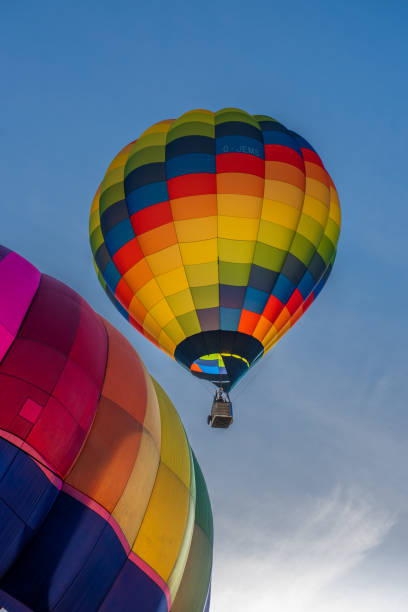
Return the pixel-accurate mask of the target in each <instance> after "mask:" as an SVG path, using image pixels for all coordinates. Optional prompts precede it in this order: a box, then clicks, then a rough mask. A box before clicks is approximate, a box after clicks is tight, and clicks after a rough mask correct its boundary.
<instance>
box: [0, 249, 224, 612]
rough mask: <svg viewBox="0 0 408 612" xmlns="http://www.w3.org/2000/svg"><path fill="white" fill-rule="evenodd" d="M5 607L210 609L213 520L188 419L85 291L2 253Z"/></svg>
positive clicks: (1, 561)
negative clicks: (188, 432) (182, 417)
mask: <svg viewBox="0 0 408 612" xmlns="http://www.w3.org/2000/svg"><path fill="white" fill-rule="evenodd" d="M0 525H1V529H0V608H1V606H3V607H4V608H1V609H6V610H7V611H8V612H19V611H21V612H22V611H32V612H49V611H53V612H72V611H73V610H75V611H77V612H93V611H95V610H101V611H103V612H113V611H115V612H116V611H119V610H120V612H126V611H127V610H128V611H130V610H132V611H133V610H140V611H149V612H167V611H169V610H172V611H173V612H191V611H192V610H197V611H204V610H205V611H207V610H208V609H209V591H210V589H209V585H210V575H211V560H212V539H213V532H212V515H211V506H210V501H209V498H208V493H207V489H206V485H205V482H204V479H203V476H202V473H201V471H200V468H199V466H198V463H197V460H196V458H195V456H194V454H193V452H192V450H191V448H190V446H189V443H188V440H187V437H186V434H185V432H184V429H183V426H182V424H181V421H180V419H179V417H178V415H177V412H176V410H175V408H174V406H173V404H172V403H171V401H170V400H169V398H168V397H167V395H166V394H165V392H164V391H163V389H162V388H161V387H160V385H159V384H158V383H157V382H155V381H154V380H152V378H151V377H150V376H149V374H148V372H147V371H146V369H145V367H144V365H143V363H142V361H141V360H140V358H139V356H138V355H137V353H136V352H135V351H134V349H133V348H132V347H131V346H130V344H129V343H128V342H127V340H126V339H125V338H124V337H123V336H122V335H121V334H120V333H119V332H118V331H117V330H116V329H115V328H114V327H112V326H111V325H110V324H109V323H108V322H107V321H105V320H103V319H102V318H101V317H100V316H98V315H97V314H96V313H95V312H94V311H93V310H92V309H91V308H90V307H89V306H88V304H87V303H86V302H85V301H84V300H83V299H82V298H81V297H80V296H79V295H78V294H77V293H75V292H74V291H72V290H71V289H70V288H69V287H67V286H66V285H64V284H63V283H61V282H59V281H57V280H56V279H54V278H52V277H49V276H47V275H45V274H41V273H40V272H39V271H38V270H37V269H36V268H35V267H34V266H32V265H31V264H30V263H29V262H28V261H26V260H25V259H23V258H22V257H20V256H18V255H17V254H16V253H13V252H11V251H9V250H8V249H6V248H4V247H1V248H0Z"/></svg>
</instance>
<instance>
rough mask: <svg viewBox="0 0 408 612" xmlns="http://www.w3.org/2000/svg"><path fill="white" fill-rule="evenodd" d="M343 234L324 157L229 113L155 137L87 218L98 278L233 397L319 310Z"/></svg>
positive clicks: (116, 168)
mask: <svg viewBox="0 0 408 612" xmlns="http://www.w3.org/2000/svg"><path fill="white" fill-rule="evenodd" d="M339 232H340V206H339V201H338V197H337V193H336V189H335V187H334V185H333V182H332V180H331V178H330V176H329V174H328V173H327V171H326V170H325V168H324V166H323V163H322V161H321V159H320V157H319V156H318V154H317V153H316V151H315V150H314V149H313V148H312V147H311V146H310V145H309V144H308V143H307V142H306V141H305V140H304V139H303V138H302V137H301V136H299V135H297V134H295V133H294V132H292V131H290V130H288V129H286V128H285V127H284V126H283V125H282V124H280V123H278V122H277V121H275V120H274V119H272V118H271V117H268V116H265V115H254V116H251V115H249V114H248V113H246V112H244V111H242V110H239V109H233V108H226V109H223V110H220V111H218V112H215V113H214V112H210V111H208V110H193V111H191V112H188V113H185V114H184V115H182V116H181V117H180V118H179V119H176V120H167V121H161V122H160V123H157V124H155V125H153V126H152V127H150V128H149V129H147V130H146V131H145V132H144V133H143V134H142V135H141V136H140V138H138V140H136V141H134V142H132V143H130V144H129V145H127V146H126V147H125V148H124V149H122V151H121V152H120V153H119V154H118V155H117V156H116V157H115V159H114V160H113V162H112V163H111V164H110V166H109V168H108V170H107V172H106V174H105V178H104V179H103V181H102V183H101V185H100V188H99V189H98V191H97V194H96V196H95V199H94V201H93V204H92V208H91V216H90V240H91V247H92V251H93V256H94V261H95V264H96V269H97V272H98V276H99V279H100V281H101V283H102V285H103V287H104V288H105V290H106V292H107V293H108V295H109V297H110V298H111V299H112V300H113V302H114V303H115V304H116V306H117V307H118V309H119V310H120V311H121V312H122V313H123V314H124V316H125V317H126V318H128V320H129V321H130V322H131V323H132V325H134V326H135V327H136V329H138V330H139V331H140V332H141V333H142V334H143V335H144V336H146V337H147V338H149V340H151V341H152V342H154V343H155V344H156V345H157V346H159V347H160V348H161V349H163V350H164V351H165V352H166V353H168V354H169V355H170V356H171V357H173V358H175V359H176V360H177V361H178V362H179V363H180V364H182V365H183V366H184V367H186V368H188V369H189V370H190V371H191V372H192V373H193V374H194V375H196V376H199V377H201V378H205V379H207V380H210V381H212V382H214V383H215V384H217V385H222V386H223V387H224V388H226V389H230V388H231V387H232V386H233V385H234V384H235V383H236V382H237V380H239V378H240V377H241V376H242V375H243V374H245V373H246V372H247V371H248V369H249V368H250V367H251V366H252V365H253V364H254V363H255V362H256V361H257V360H258V359H259V358H260V357H262V355H263V354H264V353H266V352H267V351H268V350H269V349H270V348H271V347H272V346H273V345H274V344H275V343H276V342H277V341H278V340H279V339H280V338H281V337H282V336H283V334H284V333H286V331H288V329H290V327H292V325H293V324H294V323H295V322H296V321H297V320H298V319H299V318H300V317H301V316H302V314H303V313H304V312H305V310H306V309H307V308H308V306H310V304H311V303H312V302H313V300H314V299H315V298H316V296H317V294H318V293H319V291H320V290H321V288H322V287H323V285H324V283H325V282H326V280H327V277H328V276H329V274H330V271H331V268H332V265H333V262H334V258H335V255H336V246H337V240H338V237H339Z"/></svg>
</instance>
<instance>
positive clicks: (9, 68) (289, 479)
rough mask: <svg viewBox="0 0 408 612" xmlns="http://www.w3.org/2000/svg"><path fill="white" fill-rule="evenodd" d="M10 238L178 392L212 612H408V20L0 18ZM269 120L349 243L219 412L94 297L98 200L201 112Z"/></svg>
mask: <svg viewBox="0 0 408 612" xmlns="http://www.w3.org/2000/svg"><path fill="white" fill-rule="evenodd" d="M0 9H1V20H0V50H1V52H0V79H1V84H2V93H1V96H0V142H1V145H0V146H1V164H0V186H1V204H0V206H1V213H2V214H1V224H0V242H1V243H3V244H5V245H7V246H8V247H10V248H12V249H14V250H16V251H18V252H19V253H21V254H22V255H23V256H25V257H27V258H28V259H30V260H31V261H32V262H33V263H34V264H35V265H37V266H38V267H39V268H40V269H41V270H42V271H43V272H46V273H48V274H52V275H54V276H56V277H58V278H59V279H61V280H63V281H65V282H67V283H68V284H69V285H71V286H72V287H73V288H74V289H76V290H77V291H78V292H79V293H81V294H82V295H83V296H84V297H85V299H87V300H88V302H89V303H90V304H91V305H92V306H93V308H95V309H96V310H97V311H98V312H100V313H101V314H102V315H103V316H105V317H107V318H108V319H109V320H110V321H111V322H112V323H113V324H114V325H116V326H117V327H118V328H119V329H120V330H121V331H122V333H124V334H125V335H126V336H127V337H128V338H129V340H130V341H131V342H132V344H133V345H134V347H135V348H136V349H137V350H138V351H139V352H140V354H141V356H142V358H143V359H144V361H145V363H146V364H147V366H148V368H149V370H150V372H151V373H152V374H153V375H154V376H155V377H156V378H157V379H158V380H159V381H160V383H161V384H162V385H163V386H164V387H165V388H166V390H167V391H168V393H169V395H170V397H171V398H172V400H173V402H174V403H175V405H176V407H177V409H178V410H179V412H180V415H181V417H182V419H183V422H184V424H185V427H186V430H187V433H188V435H189V438H190V442H191V444H192V446H193V448H194V449H195V451H196V453H197V456H198V458H199V461H200V463H201V466H202V468H203V471H204V474H205V477H206V480H207V484H208V487H209V492H210V497H211V500H212V505H213V512H214V520H215V548H214V569H213V599H212V608H211V609H212V611H213V612H230V611H234V612H271V611H272V610H279V612H406V610H407V609H408V581H407V573H408V445H407V438H408V411H407V401H406V396H407V394H406V386H407V366H406V355H407V347H408V334H407V329H406V320H405V317H404V315H405V313H406V310H407V300H408V289H407V285H408V273H407V267H406V261H405V260H404V256H405V253H406V249H407V238H406V236H407V225H408V215H407V151H406V148H407V147H406V142H407V136H408V133H407V132H408V129H407V106H408V104H407V101H408V100H407V98H408V85H407V62H408V42H407V40H408V37H407V30H408V4H407V3H406V2H405V1H404V0H401V1H397V0H389V1H388V2H383V1H379V0H353V1H351V0H344V1H343V2H327V0H326V1H323V0H322V1H320V0H310V1H308V2H305V1H304V0H292V1H287V2H282V1H279V2H275V1H274V0H251V2H242V1H241V0H234V1H232V0H218V2H214V1H213V0H207V1H205V2H197V1H196V0H189V1H188V0H173V1H172V2H164V1H161V2H158V1H151V2H145V3H142V2H136V1H135V0H134V1H133V2H130V1H128V0H116V1H115V2H106V1H104V0H98V1H96V0H92V1H86V0H85V1H83V2H78V1H72V2H63V1H62V0H52V1H48V2H47V1H45V0H41V1H40V2H30V1H28V0H25V1H24V0H23V1H22V2H18V3H17V2H9V1H5V0H3V1H2V2H0ZM226 106H236V107H239V108H243V109H245V110H247V111H248V112H250V113H254V114H256V113H259V114H269V115H271V116H273V117H275V118H277V119H278V120H279V121H281V122H282V123H283V124H284V125H286V126H287V127H289V128H291V129H294V130H295V131H296V132H299V133H300V134H302V135H303V136H304V137H305V138H306V139H307V140H309V141H310V142H311V144H312V145H313V146H314V147H315V148H316V149H317V151H318V152H319V153H320V155H321V157H322V158H323V160H324V163H325V165H326V167H327V169H328V171H329V172H330V173H331V175H332V177H333V179H334V181H335V183H336V186H337V188H338V191H339V195H340V200H341V204H342V211H343V228H342V234H341V237H340V242H339V252H338V258H337V261H336V264H335V267H334V271H333V273H332V276H331V278H330V280H329V282H328V283H327V285H326V287H325V289H324V291H323V292H322V293H321V294H320V296H319V298H318V300H317V301H316V303H314V304H313V306H312V307H311V308H310V310H309V311H308V312H307V314H306V315H305V316H304V317H303V319H302V320H301V321H300V322H299V323H297V325H296V326H295V328H293V329H292V330H291V331H290V332H289V333H288V334H287V335H286V336H285V337H284V339H283V340H282V341H281V342H280V343H279V344H278V346H277V347H276V348H275V349H273V350H272V351H271V353H269V354H268V356H267V357H266V358H265V359H264V360H263V361H262V362H261V363H260V364H259V365H258V366H257V367H256V368H254V369H253V370H252V371H251V372H250V374H249V375H248V376H247V377H246V378H245V379H244V381H243V382H242V384H241V386H239V387H238V389H237V391H236V392H235V393H234V395H233V399H234V408H235V417H236V420H235V422H234V425H233V427H232V428H231V429H230V430H228V431H216V430H215V431H213V430H209V429H208V428H207V425H206V415H207V413H208V409H209V406H210V403H211V395H210V393H209V392H208V391H206V390H205V386H204V387H203V386H202V384H201V383H200V382H198V381H197V380H196V379H194V378H193V377H190V376H189V375H188V374H187V373H185V372H184V371H183V370H182V369H181V368H180V367H179V366H177V365H176V364H175V363H173V362H172V361H171V360H170V359H169V358H168V357H166V356H165V355H164V354H162V353H161V352H160V351H158V350H157V349H155V348H154V347H153V346H152V345H150V344H149V343H148V341H146V340H145V339H143V338H142V337H141V336H140V335H139V334H137V332H136V331H135V330H133V329H132V328H131V327H130V326H129V325H128V324H127V323H126V321H125V320H124V319H122V318H121V316H120V315H119V314H118V313H117V312H116V311H115V310H114V308H113V306H111V304H110V302H109V301H108V300H107V298H106V297H105V295H104V293H103V291H102V289H101V288H100V287H99V285H98V282H97V279H96V276H95V274H94V271H93V268H92V264H91V252H90V249H89V246H88V213H89V207H90V204H91V200H92V197H93V195H94V192H95V191H96V188H97V186H98V184H99V181H100V180H101V178H102V177H103V174H104V172H105V169H106V167H107V165H108V164H109V162H110V161H111V159H112V158H113V156H114V155H115V154H116V153H117V152H118V151H119V149H121V148H122V146H124V145H125V144H126V143H127V142H129V141H130V140H133V139H135V138H137V137H138V136H139V134H140V133H141V132H142V131H143V130H144V129H146V128H147V127H148V126H149V125H150V124H152V123H154V122H156V121H159V120H161V119H164V118H171V117H177V116H179V115H180V114H182V113H183V112H185V111H187V110H190V109H192V108H209V109H211V110H217V109H220V108H222V107H226Z"/></svg>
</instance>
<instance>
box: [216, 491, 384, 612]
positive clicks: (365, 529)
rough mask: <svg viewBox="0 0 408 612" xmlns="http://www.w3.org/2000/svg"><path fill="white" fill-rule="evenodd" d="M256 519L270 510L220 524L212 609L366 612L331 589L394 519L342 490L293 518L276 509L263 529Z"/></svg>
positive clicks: (310, 504) (363, 498) (296, 512)
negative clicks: (333, 596)
mask: <svg viewBox="0 0 408 612" xmlns="http://www.w3.org/2000/svg"><path fill="white" fill-rule="evenodd" d="M259 516H265V507H263V508H262V509H258V510H256V509H255V510H254V512H253V513H252V515H250V516H247V517H246V519H245V518H244V517H241V518H240V519H238V520H233V521H232V522H231V521H229V520H225V525H224V526H222V525H219V528H218V530H217V531H218V537H219V539H220V540H221V541H220V542H219V546H218V547H217V555H216V558H215V562H214V570H213V580H214V583H213V600H212V601H213V605H212V612H229V611H233V612H272V611H275V610H276V611H279V612H323V611H324V612H328V611H330V612H332V611H333V612H334V611H335V612H343V611H344V612H345V611H346V610H347V612H350V611H351V612H353V611H354V610H358V611H359V612H364V609H363V608H361V607H359V606H357V605H356V606H353V605H351V607H350V594H348V596H347V597H346V599H344V598H343V601H341V598H340V599H339V597H338V596H337V597H336V600H334V599H333V598H332V597H331V595H330V589H329V587H330V585H331V584H333V582H334V581H335V580H336V579H337V578H340V577H341V576H342V575H343V574H344V573H345V572H346V571H347V570H349V569H350V568H352V567H353V566H356V565H357V564H358V563H359V562H360V561H361V560H362V559H363V558H364V557H365V556H366V555H367V553H368V552H369V551H371V550H373V549H374V548H375V547H376V546H378V545H379V544H380V543H381V542H382V541H383V539H384V538H385V537H386V535H387V533H388V532H389V530H390V529H391V527H392V525H393V523H394V520H395V519H394V517H392V516H391V515H390V514H389V513H388V512H386V511H385V510H384V509H382V508H378V507H376V505H375V503H374V502H373V500H371V499H370V498H369V497H368V496H367V495H365V494H363V493H362V492H361V491H357V490H353V489H351V490H348V491H344V490H342V489H341V488H340V487H337V488H336V489H334V490H333V491H332V492H331V493H330V495H328V496H327V497H324V498H314V499H309V500H307V501H304V502H302V503H301V505H300V506H298V507H297V508H296V509H294V510H293V511H292V512H290V513H289V514H287V513H286V514H285V513H284V512H283V511H281V510H279V509H278V508H276V506H275V507H273V505H272V504H271V516H270V517H269V519H268V521H263V524H262V523H261V522H260V520H259ZM328 589H329V590H328ZM347 598H348V599H347ZM347 606H348V607H347ZM369 609H370V611H371V612H372V611H373V609H374V610H375V612H377V611H378V612H379V611H380V610H381V612H385V610H387V608H383V609H381V608H372V607H371V608H368V607H367V608H366V610H367V611H368V610H369ZM388 610H389V608H388Z"/></svg>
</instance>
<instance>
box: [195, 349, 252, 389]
mask: <svg viewBox="0 0 408 612" xmlns="http://www.w3.org/2000/svg"><path fill="white" fill-rule="evenodd" d="M233 364H235V365H234V366H233ZM249 365H250V364H249V361H248V360H247V359H245V358H244V357H241V356H240V355H232V354H231V353H212V354H210V355H202V356H201V357H199V358H198V359H196V360H195V361H194V362H193V363H192V364H191V366H190V371H191V373H192V374H194V375H195V376H197V377H198V378H205V379H206V380H209V381H210V382H212V383H214V384H215V385H217V386H219V387H225V389H226V390H227V389H229V388H231V385H232V383H233V379H234V378H235V376H233V375H232V371H231V370H234V371H235V369H236V367H237V366H238V367H239V369H240V370H241V372H242V373H244V372H245V371H247V370H248V369H249Z"/></svg>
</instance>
